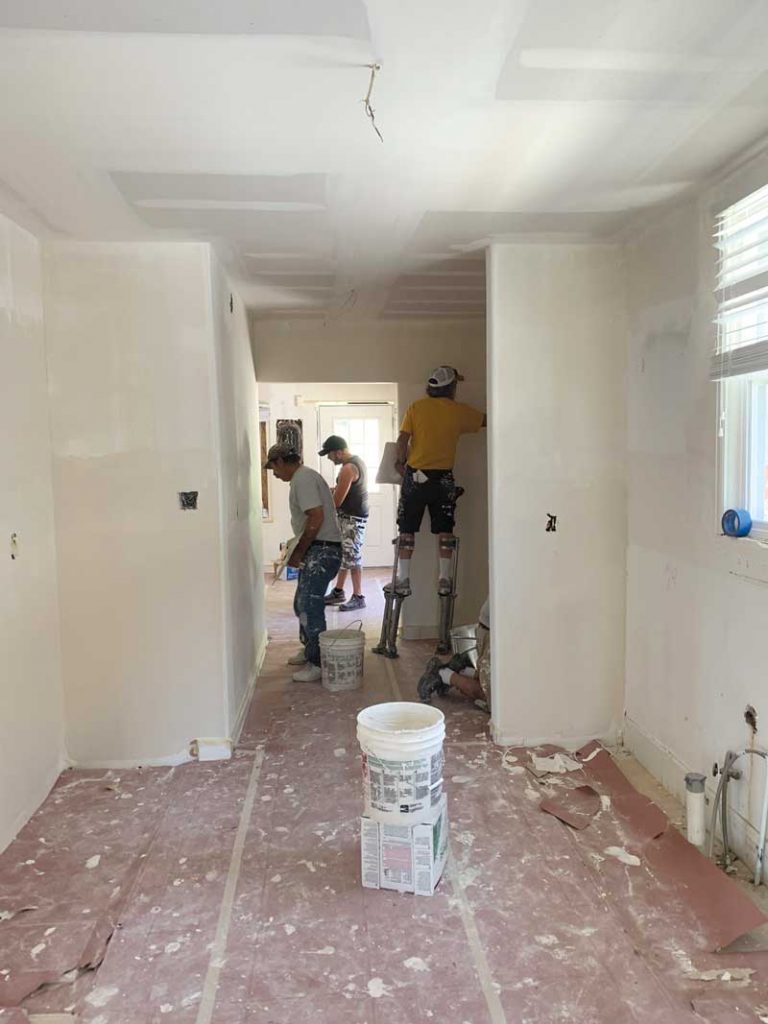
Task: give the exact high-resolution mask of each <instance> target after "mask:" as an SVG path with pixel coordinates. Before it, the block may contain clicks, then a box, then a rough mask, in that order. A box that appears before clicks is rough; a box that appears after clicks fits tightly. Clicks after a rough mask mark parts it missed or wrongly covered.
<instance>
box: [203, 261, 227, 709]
mask: <svg viewBox="0 0 768 1024" xmlns="http://www.w3.org/2000/svg"><path fill="white" fill-rule="evenodd" d="M204 249H205V259H204V260H203V265H204V268H205V269H204V275H203V276H204V280H205V306H206V316H207V320H208V330H209V332H210V338H211V347H210V350H209V351H210V374H211V376H210V379H211V387H210V396H211V435H212V440H213V458H214V471H215V473H216V491H217V496H218V504H219V522H218V541H219V581H220V582H219V600H220V615H221V625H222V647H221V667H222V679H221V685H222V689H223V710H224V722H225V728H226V727H227V726H228V725H229V723H230V722H231V721H232V716H231V711H232V709H231V708H230V706H229V704H230V698H229V691H230V686H231V685H234V674H235V668H234V663H233V653H232V652H233V644H232V621H231V614H230V605H229V595H230V577H229V558H228V554H229V552H228V544H227V515H226V513H227V507H226V497H225V494H224V487H225V481H224V474H223V471H222V466H223V458H224V455H223V446H222V442H221V418H220V416H221V413H220V406H221V395H222V367H221V358H220V355H219V343H223V340H224V339H223V338H219V337H218V336H217V332H216V312H215V310H214V297H215V291H214V281H213V260H214V259H215V256H214V253H213V249H212V247H211V246H210V245H205V247H204ZM219 297H220V296H219Z"/></svg>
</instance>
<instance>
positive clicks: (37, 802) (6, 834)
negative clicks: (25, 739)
mask: <svg viewBox="0 0 768 1024" xmlns="http://www.w3.org/2000/svg"><path fill="white" fill-rule="evenodd" d="M63 767H65V765H63V764H62V763H59V764H57V765H56V766H54V767H51V769H50V770H49V771H48V772H47V773H46V774H45V776H44V778H43V781H42V782H41V783H40V785H39V786H38V787H37V789H36V790H35V793H34V795H33V796H32V797H31V798H30V799H29V800H28V801H27V802H26V804H25V805H24V807H22V809H21V810H20V811H19V812H18V813H17V814H16V816H15V817H14V819H13V821H10V822H8V823H7V824H5V825H2V826H0V853H2V852H3V850H4V849H5V848H6V847H7V846H10V844H11V843H12V842H13V840H14V839H15V838H16V836H17V835H18V834H19V832H21V830H22V829H23V828H24V826H25V825H26V824H27V822H28V821H29V819H30V818H31V817H32V815H33V814H34V813H35V811H37V810H38V808H39V807H40V806H41V804H42V803H43V802H44V801H45V798H46V797H47V796H48V794H49V793H50V792H51V790H52V789H53V787H54V784H55V782H56V779H58V777H59V775H60V774H61V771H62V768H63Z"/></svg>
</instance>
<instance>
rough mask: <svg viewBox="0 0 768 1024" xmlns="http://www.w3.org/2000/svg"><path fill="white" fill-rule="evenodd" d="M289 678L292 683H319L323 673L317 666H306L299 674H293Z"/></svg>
mask: <svg viewBox="0 0 768 1024" xmlns="http://www.w3.org/2000/svg"><path fill="white" fill-rule="evenodd" d="M291 678H292V679H293V681H294V683H319V682H320V680H321V679H322V678H323V672H322V669H321V668H320V666H319V665H307V666H306V668H303V669H302V670H301V671H300V672H294V673H293V675H292V676H291Z"/></svg>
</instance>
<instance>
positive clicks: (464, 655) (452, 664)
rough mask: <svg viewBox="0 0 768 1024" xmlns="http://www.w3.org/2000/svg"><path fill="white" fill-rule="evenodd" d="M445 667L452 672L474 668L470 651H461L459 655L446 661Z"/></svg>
mask: <svg viewBox="0 0 768 1024" xmlns="http://www.w3.org/2000/svg"><path fill="white" fill-rule="evenodd" d="M445 667H446V668H449V669H450V670H451V672H461V671H463V670H464V669H465V668H474V666H473V664H472V658H471V657H470V653H469V651H460V652H459V654H454V655H452V656H451V658H450V659H449V660H448V661H446V663H445Z"/></svg>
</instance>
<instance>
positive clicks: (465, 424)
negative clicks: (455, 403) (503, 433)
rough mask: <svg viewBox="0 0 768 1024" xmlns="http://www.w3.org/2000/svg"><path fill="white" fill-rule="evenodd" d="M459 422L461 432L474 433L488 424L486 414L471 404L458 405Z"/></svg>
mask: <svg viewBox="0 0 768 1024" xmlns="http://www.w3.org/2000/svg"><path fill="white" fill-rule="evenodd" d="M459 414H460V419H459V424H460V429H461V433H462V434H476V433H477V432H478V430H482V428H483V427H487V426H488V416H487V415H486V413H484V412H480V410H479V409H475V408H474V406H472V405H464V404H460V405H459Z"/></svg>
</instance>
